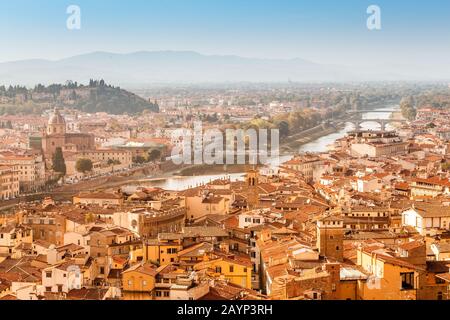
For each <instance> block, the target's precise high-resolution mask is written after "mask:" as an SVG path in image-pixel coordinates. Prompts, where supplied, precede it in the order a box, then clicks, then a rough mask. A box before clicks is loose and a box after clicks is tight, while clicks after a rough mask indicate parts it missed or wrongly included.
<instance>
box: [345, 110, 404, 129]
mask: <svg viewBox="0 0 450 320" xmlns="http://www.w3.org/2000/svg"><path fill="white" fill-rule="evenodd" d="M393 111H394V110H392V111H391V110H358V111H349V112H348V114H349V115H350V119H349V120H348V122H350V123H353V124H354V125H355V129H356V130H359V129H361V125H362V124H363V123H365V122H376V123H378V124H379V125H380V127H381V130H382V131H384V130H386V125H387V124H390V123H407V122H408V121H407V120H404V119H379V118H363V117H362V115H363V114H371V113H380V114H386V113H390V112H393Z"/></svg>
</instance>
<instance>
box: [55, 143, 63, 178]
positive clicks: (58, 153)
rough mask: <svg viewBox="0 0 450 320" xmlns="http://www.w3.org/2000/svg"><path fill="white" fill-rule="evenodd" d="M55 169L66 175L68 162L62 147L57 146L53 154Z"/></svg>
mask: <svg viewBox="0 0 450 320" xmlns="http://www.w3.org/2000/svg"><path fill="white" fill-rule="evenodd" d="M52 162H53V170H54V171H55V172H59V173H61V174H62V175H66V162H65V161H64V156H63V152H62V149H61V148H60V147H58V148H56V150H55V153H54V154H53V159H52Z"/></svg>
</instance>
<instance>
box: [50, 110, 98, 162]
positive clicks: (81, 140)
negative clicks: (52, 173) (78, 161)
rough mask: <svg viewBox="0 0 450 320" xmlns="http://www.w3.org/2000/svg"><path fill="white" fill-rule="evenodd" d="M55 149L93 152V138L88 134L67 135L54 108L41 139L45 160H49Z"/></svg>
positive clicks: (61, 120) (64, 123) (63, 120)
mask: <svg viewBox="0 0 450 320" xmlns="http://www.w3.org/2000/svg"><path fill="white" fill-rule="evenodd" d="M57 148H61V149H62V150H63V151H71V152H79V151H85V150H94V149H95V138H94V135H92V134H88V133H67V132H66V121H65V119H64V117H63V116H62V115H61V113H60V112H59V110H58V109H56V108H55V110H54V112H53V115H51V116H50V119H49V121H48V124H47V129H46V131H45V133H44V135H43V137H42V150H43V152H44V155H45V156H46V158H47V159H51V157H52V156H53V154H54V153H55V151H56V149H57Z"/></svg>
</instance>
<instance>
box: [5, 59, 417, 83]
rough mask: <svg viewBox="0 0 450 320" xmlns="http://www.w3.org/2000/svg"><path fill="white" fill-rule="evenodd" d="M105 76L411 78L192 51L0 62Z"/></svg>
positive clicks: (19, 69)
mask: <svg viewBox="0 0 450 320" xmlns="http://www.w3.org/2000/svg"><path fill="white" fill-rule="evenodd" d="M91 78H94V79H105V80H106V81H108V82H109V83H113V84H114V85H121V86H142V85H148V84H154V83H202V82H215V83H220V82H287V81H288V80H291V81H294V82H324V81H336V82H340V81H366V80H408V77H407V76H405V75H401V74H398V73H394V72H392V73H390V72H389V73H388V72H383V71H373V69H372V71H368V70H367V69H364V68H361V69H360V70H359V69H355V68H349V67H343V66H334V65H323V64H318V63H314V62H310V61H307V60H303V59H286V60H283V59H256V58H244V57H239V56H219V55H202V54H199V53H197V52H192V51H151V52H150V51H142V52H135V53H129V54H116V53H108V52H94V53H89V54H84V55H78V56H74V57H70V58H66V59H61V60H56V61H49V60H22V61H15V62H5V63H0V85H1V84H4V85H9V84H20V85H27V86H34V85H35V84H37V83H42V84H51V83H64V82H65V81H67V80H72V81H78V82H81V83H87V82H88V81H89V79H91ZM424 80H425V79H424Z"/></svg>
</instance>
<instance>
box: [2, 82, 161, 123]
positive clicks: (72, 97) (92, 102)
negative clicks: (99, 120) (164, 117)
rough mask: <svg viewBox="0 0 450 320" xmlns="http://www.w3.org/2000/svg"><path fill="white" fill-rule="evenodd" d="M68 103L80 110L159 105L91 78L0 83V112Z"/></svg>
mask: <svg viewBox="0 0 450 320" xmlns="http://www.w3.org/2000/svg"><path fill="white" fill-rule="evenodd" d="M53 106H58V107H69V108H74V109H77V110H81V111H84V112H89V113H95V112H107V113H110V114H124V113H128V114H138V113H142V112H144V111H149V112H159V107H158V105H157V104H155V103H151V102H149V101H147V100H145V99H143V98H141V97H139V96H137V95H135V94H134V93H131V92H129V91H126V90H124V89H121V88H119V87H114V86H111V85H107V84H106V83H105V82H104V81H103V80H100V81H96V80H91V81H90V82H89V85H86V86H85V85H79V84H78V83H76V82H75V83H73V82H70V81H69V82H67V83H66V84H65V85H61V84H53V85H49V86H43V85H40V84H39V85H37V86H35V87H34V88H33V89H27V88H25V87H20V86H15V87H12V86H10V87H9V88H6V87H4V86H0V115H1V114H5V113H6V114H19V113H39V112H41V111H42V110H44V109H47V108H49V107H53Z"/></svg>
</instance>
